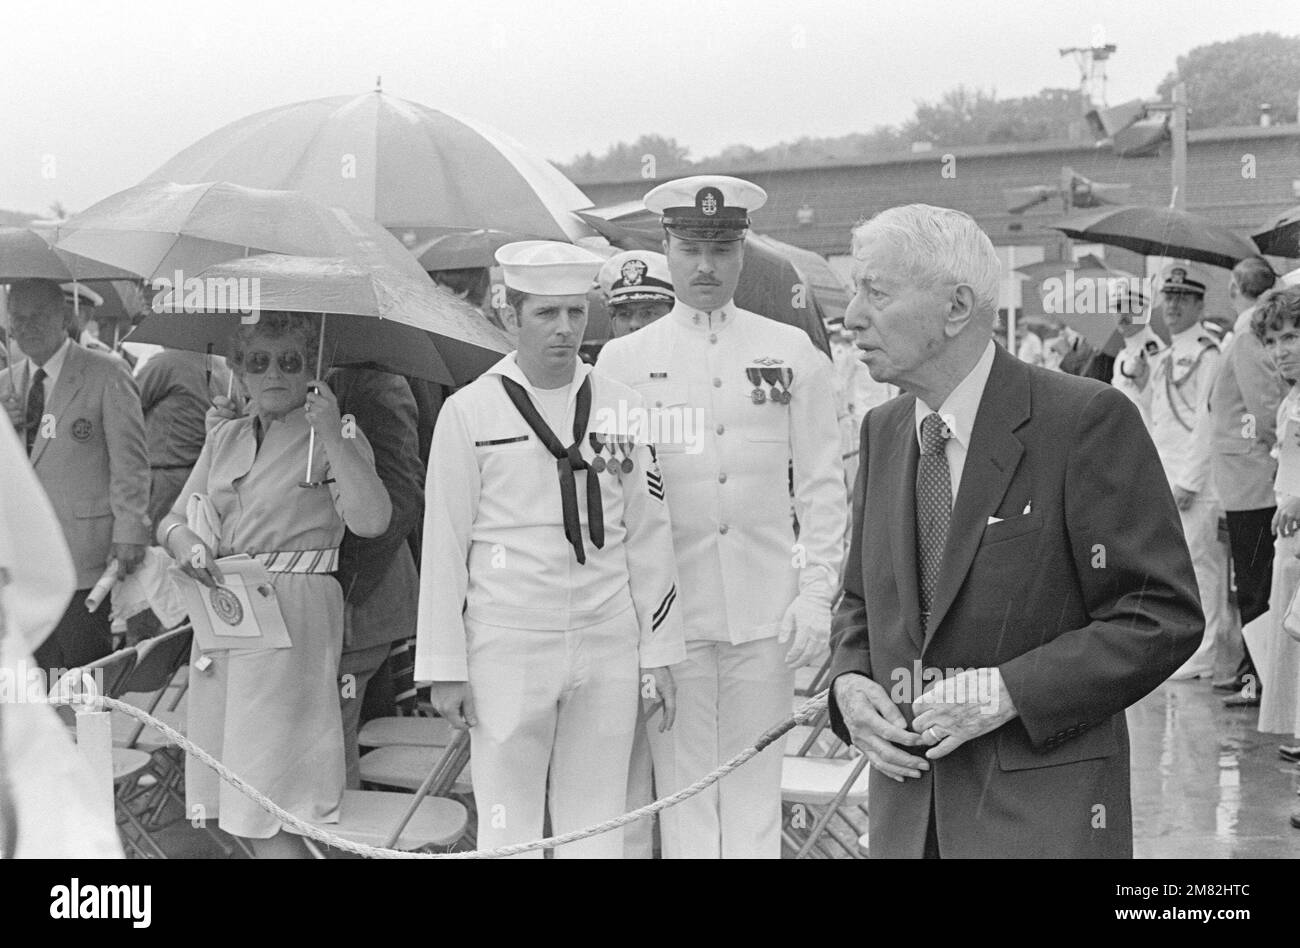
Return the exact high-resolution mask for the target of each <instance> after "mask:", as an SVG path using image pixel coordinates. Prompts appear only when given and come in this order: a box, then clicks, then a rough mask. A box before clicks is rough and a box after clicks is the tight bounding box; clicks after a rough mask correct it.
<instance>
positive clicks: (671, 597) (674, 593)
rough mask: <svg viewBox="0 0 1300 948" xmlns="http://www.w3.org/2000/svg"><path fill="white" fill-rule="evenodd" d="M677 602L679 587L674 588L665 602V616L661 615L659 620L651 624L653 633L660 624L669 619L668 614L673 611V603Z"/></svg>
mask: <svg viewBox="0 0 1300 948" xmlns="http://www.w3.org/2000/svg"><path fill="white" fill-rule="evenodd" d="M676 601H677V587H676V586H674V587H673V591H672V592H670V593H669V594H668V598H667V599H666V600H664V604H663V606H662V609H663V615H661V616H660V617H659V618H657V619H655V620H654V621H653V622H651V623H650V631H651V632H653V631H655V630H656V629H658V628H659V626H660V624H661V623H662V622H663V621H664V619H667V618H668V613H669V612H671V611H672V606H673V603H674V602H676Z"/></svg>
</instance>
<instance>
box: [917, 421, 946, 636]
mask: <svg viewBox="0 0 1300 948" xmlns="http://www.w3.org/2000/svg"><path fill="white" fill-rule="evenodd" d="M947 440H948V438H947V427H946V426H945V425H944V423H943V419H942V418H940V417H939V413H938V412H931V413H930V414H928V415H926V416H925V417H924V418H923V419H921V456H920V457H919V458H917V462H916V565H917V573H918V578H919V579H920V583H921V589H920V592H921V628H922V630H924V629H925V627H926V624H927V623H928V621H929V618H930V607H931V605H932V604H933V602H934V590H935V587H936V586H938V584H939V564H940V563H941V562H942V561H943V548H944V546H945V545H946V544H947V542H948V521H949V520H950V519H951V518H952V480H951V479H950V476H949V473H948V455H947V454H946V453H945V452H944V444H945V443H946V442H947Z"/></svg>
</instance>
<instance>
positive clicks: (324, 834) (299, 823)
mask: <svg viewBox="0 0 1300 948" xmlns="http://www.w3.org/2000/svg"><path fill="white" fill-rule="evenodd" d="M57 703H65V704H86V705H90V706H92V707H94V706H99V707H104V708H109V709H112V710H114V711H121V712H122V713H124V714H128V715H130V716H131V717H133V718H135V719H136V720H137V721H141V722H143V723H145V724H147V725H149V726H151V727H154V728H156V729H157V730H158V731H159V732H160V733H161V734H162V735H163V736H164V737H166V738H167V739H168V740H169V741H171V742H172V743H173V744H175V745H177V746H178V747H180V748H181V749H182V750H183V751H185V753H187V754H189V755H190V756H192V757H195V758H197V759H198V760H200V761H202V762H203V763H204V764H206V765H207V766H209V767H211V768H212V769H213V770H214V771H216V773H217V776H219V777H220V778H221V779H222V780H224V781H226V782H227V783H228V784H230V785H231V786H232V787H234V788H235V789H236V790H238V791H239V792H240V793H242V794H244V795H245V796H246V797H248V798H249V799H250V800H252V801H253V802H254V803H256V804H257V805H258V806H260V807H261V808H262V809H264V810H266V812H268V813H270V814H271V815H272V816H274V817H275V818H276V819H278V820H279V821H280V822H281V823H283V824H284V825H285V826H286V827H289V828H292V829H293V830H294V831H295V832H297V833H299V834H301V835H303V836H306V837H308V838H310V839H314V840H316V841H317V842H318V843H322V844H324V845H326V846H329V847H331V848H333V849H340V850H343V851H344V852H349V853H353V854H355V855H358V856H365V857H367V858H369V859H500V858H502V857H505V856H517V855H520V854H521V853H527V852H532V851H533V850H537V849H552V848H554V847H556V846H562V845H564V844H566V843H572V842H577V841H578V840H580V839H586V838H588V837H590V836H598V835H600V834H601V833H607V832H609V831H610V830H614V829H618V828H619V827H620V826H626V825H627V824H628V823H634V822H636V821H637V820H640V819H643V818H645V817H647V816H653V815H654V814H656V813H658V812H659V811H660V810H665V809H667V808H668V807H670V806H675V805H676V804H678V803H681V802H682V801H683V800H688V799H690V798H691V797H693V796H695V795H696V794H698V793H700V792H702V791H703V790H705V789H707V788H708V787H710V786H712V785H713V784H715V783H717V782H718V781H719V780H721V779H722V778H723V777H725V776H726V775H727V774H729V773H731V772H732V771H733V770H735V769H736V768H737V767H740V766H741V765H743V764H744V763H745V762H746V761H748V760H750V759H751V758H753V757H754V756H755V755H757V754H759V753H760V752H762V751H763V749H764V748H766V747H768V746H769V745H770V744H771V743H772V742H773V741H776V740H777V739H779V738H780V737H782V736H783V735H784V734H786V733H787V732H788V731H789V730H790V729H791V728H793V727H795V726H796V725H799V724H808V723H810V722H811V721H813V720H814V719H815V718H817V717H818V716H819V715H820V714H821V713H822V712H823V711H824V710H825V709H826V692H825V691H823V692H821V693H820V694H818V695H815V696H814V697H812V698H809V699H808V701H806V702H805V703H804V704H803V706H802V707H801V708H800V709H799V710H798V711H796V712H795V713H794V714H793V715H792V716H790V717H789V718H786V720H784V721H783V722H781V723H780V724H778V725H776V726H774V727H772V728H769V729H768V730H767V731H766V732H764V733H763V735H762V736H761V737H760V738H759V739H758V740H756V741H755V742H754V743H753V744H751V745H750V746H749V747H746V748H745V749H744V750H743V751H741V752H740V753H738V754H737V755H736V756H734V757H732V758H731V759H730V760H728V761H727V762H726V763H724V764H722V765H721V766H719V767H718V768H717V769H716V770H713V771H711V772H710V773H708V774H706V775H705V776H703V777H701V778H700V779H699V780H697V781H695V783H693V784H691V785H690V786H689V787H683V788H682V789H681V790H678V791H677V792H676V793H674V794H672V795H670V796H667V797H664V798H663V799H662V800H656V801H655V802H653V803H650V804H647V805H646V806H643V807H641V808H640V809H637V810H632V811H631V812H629V813H624V814H623V815H622V816H617V817H614V818H613V819H609V820H605V821H604V822H603V823H597V824H596V825H594V826H589V827H586V828H585V829H580V830H573V831H572V832H568V833H563V834H561V835H559V836H549V837H547V838H545V839H536V840H533V841H532V842H529V843H516V844H514V845H511V846H499V847H497V848H496V849H476V850H474V851H473V852H463V853H419V852H406V851H404V850H400V849H384V848H382V847H379V846H368V845H366V844H365V843H354V842H352V841H351V840H348V839H344V838H343V837H341V836H336V835H334V834H333V833H330V832H329V831H328V830H325V829H322V828H321V827H320V826H317V825H316V824H314V823H307V822H304V821H303V820H301V819H299V818H298V817H296V816H294V815H293V814H292V813H290V812H288V811H287V810H285V809H282V808H281V807H280V806H279V805H278V804H276V802H275V801H274V800H271V799H270V798H268V797H267V796H266V795H265V794H263V793H262V792H261V791H259V790H258V789H257V788H256V787H254V786H253V785H252V784H250V783H248V781H246V780H244V779H243V778H242V777H240V776H239V775H238V774H237V773H235V772H234V771H232V770H231V769H230V768H229V767H227V766H226V765H225V764H223V763H222V762H221V761H219V760H217V759H216V758H215V757H213V756H212V755H211V754H209V753H208V752H207V751H205V750H204V749H203V748H202V747H199V746H198V745H197V744H195V743H194V742H193V741H191V740H190V739H189V738H187V737H186V736H185V735H184V734H181V733H180V732H179V731H177V730H176V729H175V728H173V727H171V726H169V725H168V724H167V723H166V722H164V721H159V720H158V719H157V718H155V717H154V716H153V715H151V714H149V712H147V711H144V710H142V709H141V708H137V707H136V706H135V705H131V704H127V703H126V702H124V701H119V700H117V699H116V698H107V697H104V696H102V695H77V696H73V697H71V698H69V699H68V700H66V701H60V702H57Z"/></svg>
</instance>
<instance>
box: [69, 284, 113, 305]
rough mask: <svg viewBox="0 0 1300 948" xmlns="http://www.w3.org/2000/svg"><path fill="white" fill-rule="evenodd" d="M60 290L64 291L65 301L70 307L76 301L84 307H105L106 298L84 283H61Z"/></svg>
mask: <svg viewBox="0 0 1300 948" xmlns="http://www.w3.org/2000/svg"><path fill="white" fill-rule="evenodd" d="M59 289H61V290H62V291H63V301H64V302H65V303H67V304H68V305H69V306H71V305H72V304H73V302H74V300H76V301H79V302H80V305H82V306H103V305H104V297H102V296H100V295H99V294H98V293H96V292H95V291H94V290H92V289H91V288H90V287H88V286H86V285H85V284H84V283H60V284H59Z"/></svg>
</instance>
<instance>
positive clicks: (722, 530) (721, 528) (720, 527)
mask: <svg viewBox="0 0 1300 948" xmlns="http://www.w3.org/2000/svg"><path fill="white" fill-rule="evenodd" d="M718 532H719V533H726V532H727V525H726V524H725V523H723V524H719V525H718Z"/></svg>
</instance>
